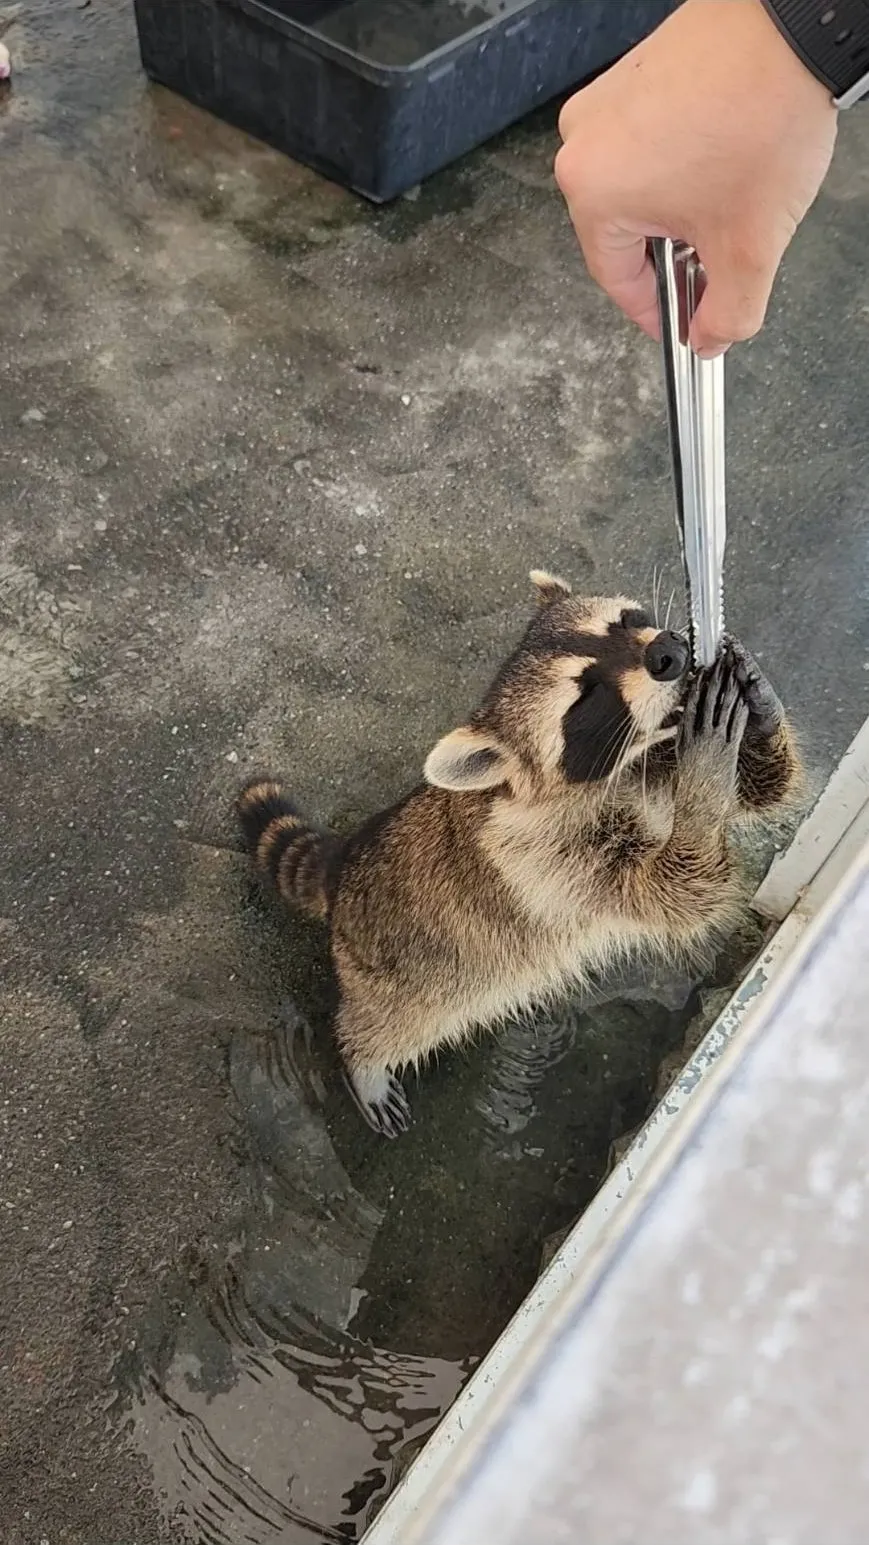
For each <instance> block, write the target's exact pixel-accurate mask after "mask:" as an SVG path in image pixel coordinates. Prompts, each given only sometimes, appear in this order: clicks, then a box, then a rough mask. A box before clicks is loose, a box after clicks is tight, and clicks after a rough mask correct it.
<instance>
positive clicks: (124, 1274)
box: [0, 0, 869, 1545]
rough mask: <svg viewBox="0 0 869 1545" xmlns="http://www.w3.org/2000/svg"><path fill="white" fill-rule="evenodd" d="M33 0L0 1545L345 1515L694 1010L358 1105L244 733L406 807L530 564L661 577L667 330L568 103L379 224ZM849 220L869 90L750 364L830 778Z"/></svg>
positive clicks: (319, 806) (739, 457)
mask: <svg viewBox="0 0 869 1545" xmlns="http://www.w3.org/2000/svg"><path fill="white" fill-rule="evenodd" d="M16 13H17V19H16ZM10 19H11V25H9V26H8V30H7V31H6V36H5V41H6V42H7V43H8V45H9V47H10V50H11V52H12V54H13V61H14V64H15V76H14V83H13V87H12V90H11V92H7V93H6V94H5V96H4V97H3V99H2V100H0V433H2V438H0V477H2V482H0V734H2V739H0V770H2V779H3V786H4V788H5V791H6V797H5V800H4V804H3V817H2V819H3V843H2V856H3V864H2V871H0V936H2V943H3V956H2V963H0V964H2V972H0V1070H2V1071H0V1080H2V1085H3V1095H2V1099H3V1103H2V1106H0V1134H2V1136H0V1145H2V1146H0V1210H2V1217H3V1232H2V1236H0V1237H2V1246H0V1304H2V1331H0V1412H2V1413H3V1414H2V1416H0V1537H2V1539H3V1541H4V1545H42V1542H48V1545H60V1542H63V1545H160V1542H163V1541H168V1540H178V1539H179V1538H180V1539H184V1538H191V1539H193V1540H196V1541H205V1542H207V1541H215V1542H216V1541H220V1542H235V1541H241V1540H245V1541H254V1542H260V1541H262V1542H266V1541H276V1540H279V1541H283V1542H290V1545H292V1542H295V1541H297V1540H298V1541H303V1540H304V1541H311V1540H312V1539H315V1540H316V1539H320V1540H345V1539H347V1540H351V1539H353V1538H355V1537H356V1535H357V1533H358V1530H359V1528H360V1527H361V1525H362V1524H363V1522H364V1521H365V1519H366V1518H367V1517H369V1516H370V1514H371V1512H372V1510H373V1509H374V1508H375V1507H376V1506H377V1504H378V1502H379V1501H380V1500H382V1497H383V1495H384V1493H385V1491H386V1489H388V1487H389V1486H390V1485H392V1484H393V1483H394V1481H395V1479H396V1476H397V1475H398V1474H399V1473H400V1471H401V1469H402V1468H403V1466H404V1465H405V1464H406V1463H407V1460H408V1457H409V1455H410V1454H411V1453H412V1452H413V1449H414V1447H415V1445H417V1444H418V1443H419V1442H420V1441H421V1439H422V1437H423V1436H424V1435H425V1433H426V1432H427V1431H428V1430H429V1429H430V1427H431V1425H432V1424H433V1422H434V1421H435V1420H436V1419H437V1416H438V1414H439V1413H440V1411H442V1410H443V1409H444V1407H445V1406H446V1404H448V1402H449V1401H450V1400H451V1399H452V1397H453V1396H454V1394H455V1392H456V1391H457V1389H458V1388H459V1387H460V1385H461V1383H462V1381H463V1380H464V1378H465V1377H466V1376H467V1373H468V1371H469V1369H470V1368H471V1367H472V1366H473V1363H474V1361H475V1360H476V1359H477V1358H478V1357H479V1355H480V1354H481V1353H482V1352H483V1351H484V1350H485V1348H486V1347H487V1346H488V1345H489V1343H490V1342H491V1339H492V1337H493V1336H494V1335H495V1334H496V1333H497V1331H498V1329H499V1328H500V1327H501V1325H503V1323H504V1322H505V1320H506V1318H507V1317H508V1315H509V1314H510V1312H511V1310H512V1309H513V1308H514V1307H515V1306H516V1304H517V1303H518V1302H519V1300H520V1299H521V1297H522V1295H523V1294H524V1292H525V1291H526V1290H527V1288H528V1287H529V1286H530V1283H531V1282H532V1281H533V1279H534V1276H535V1273H536V1270H537V1264H538V1261H539V1254H540V1246H541V1242H542V1240H543V1239H544V1238H545V1236H546V1235H548V1234H549V1233H551V1232H552V1231H553V1230H555V1229H557V1228H559V1227H561V1226H563V1225H564V1224H565V1223H566V1222H568V1221H569V1219H570V1218H572V1217H573V1216H575V1214H576V1213H577V1211H578V1210H579V1209H580V1208H581V1207H582V1206H583V1205H584V1203H585V1202H586V1201H587V1200H588V1199H589V1197H590V1196H591V1195H592V1194H593V1191H594V1188H595V1186H596V1184H597V1183H598V1181H599V1179H600V1177H601V1174H602V1172H603V1169H604V1166H605V1162H606V1153H607V1149H608V1147H609V1144H610V1142H611V1140H612V1139H613V1138H614V1137H616V1136H618V1134H619V1133H620V1132H621V1131H623V1130H624V1129H625V1128H626V1127H629V1126H630V1125H631V1124H632V1123H633V1122H635V1121H637V1120H638V1119H639V1118H640V1116H641V1115H642V1113H643V1110H644V1108H645V1105H646V1103H647V1101H648V1098H649V1094H650V1091H651V1089H652V1087H653V1085H654V1079H655V1070H656V1068H657V1066H658V1063H659V1061H660V1059H661V1058H662V1057H663V1056H664V1055H665V1054H666V1053H667V1052H669V1051H671V1050H672V1048H673V1047H674V1046H675V1045H677V1044H679V1043H680V1041H681V1038H682V1036H683V1034H684V1033H685V1030H686V1027H687V1026H688V1025H689V1023H690V1022H691V1021H692V1018H693V1016H694V1015H695V1014H696V1011H697V1009H698V999H697V996H696V994H695V995H693V996H688V995H687V994H686V992H685V991H682V992H681V993H680V992H679V990H678V984H675V985H674V984H663V985H659V986H658V987H657V988H656V987H655V986H654V984H653V986H652V988H651V989H650V990H649V994H648V995H647V997H646V998H643V997H642V996H637V995H636V994H635V995H634V996H633V997H632V996H631V995H629V994H628V995H625V994H622V996H621V998H620V999H619V1000H618V1001H617V1002H611V1003H609V1004H605V1005H603V1007H602V1008H599V1009H598V1010H596V1011H594V1010H593V1011H589V1010H588V1009H587V1008H586V1009H582V1010H580V1009H573V1010H571V1011H569V1012H566V1013H564V1014H562V1015H561V1016H559V1017H556V1018H555V1019H553V1020H552V1021H548V1022H546V1023H545V1024H543V1025H541V1026H540V1027H538V1030H537V1032H536V1034H534V1033H531V1032H529V1031H527V1030H525V1031H522V1030H520V1029H519V1028H518V1027H517V1028H515V1029H513V1030H511V1031H509V1032H508V1034H507V1035H506V1037H505V1038H504V1039H503V1041H502V1042H501V1043H500V1044H498V1043H495V1042H489V1043H487V1044H486V1045H484V1046H481V1047H480V1048H479V1049H478V1050H475V1051H474V1052H472V1053H471V1054H469V1055H468V1056H466V1057H463V1058H461V1059H452V1060H449V1059H445V1061H444V1062H443V1064H442V1065H441V1067H440V1068H439V1069H438V1070H436V1071H435V1072H433V1073H432V1074H430V1075H429V1076H427V1077H426V1079H425V1080H424V1082H423V1084H422V1086H421V1088H420V1091H419V1093H418V1095H417V1098H416V1109H417V1116H418V1121H417V1125H416V1127H415V1129H414V1131H413V1133H412V1135H411V1136H410V1137H409V1138H408V1139H407V1140H406V1141H405V1142H403V1143H402V1144H396V1145H394V1146H391V1147H387V1145H383V1144H378V1143H377V1142H376V1140H375V1139H374V1138H371V1137H369V1136H368V1134H367V1133H366V1132H364V1131H363V1130H361V1129H360V1127H359V1124H358V1122H357V1119H356V1117H355V1114H354V1113H353V1112H352V1111H351V1110H350V1109H349V1108H348V1106H347V1103H346V1101H345V1099H344V1097H343V1095H342V1093H341V1091H340V1088H339V1086H338V1084H337V1082H336V1078H335V1069H334V1058H333V1057H332V1054H331V1052H330V1048H329V1042H328V1035H327V1026H326V1021H327V1017H328V1003H329V994H330V988H329V983H328V979H327V976H326V973H325V970H324V962H323V947H322V940H321V939H320V938H319V936H318V935H316V934H315V933H312V932H308V931H305V930H303V929H290V928H289V927H288V926H287V925H286V924H285V923H283V922H280V921H279V920H278V919H277V918H276V917H275V915H274V914H273V913H272V912H271V911H270V909H269V908H268V907H267V906H265V905H263V904H262V903H261V902H260V901H259V899H258V898H257V897H256V895H255V893H254V891H253V890H252V888H251V886H250V884H249V882H248V879H247V876H246V871H245V866H244V865H243V863H242V862H241V861H240V859H239V857H238V856H237V854H236V853H235V852H233V851H232V845H233V842H234V838H233V837H232V834H231V832H229V831H228V829H227V823H226V819H225V811H226V806H227V803H228V800H229V798H230V796H231V793H232V790H233V787H234V785H235V784H236V782H237V780H238V779H239V777H240V776H241V775H242V774H243V773H244V772H245V770H246V769H247V768H248V767H250V766H252V765H254V764H256V765H263V764H266V765H269V766H271V767H273V768H275V769H278V770H280V771H282V772H284V773H285V774H286V775H287V776H288V778H290V779H291V781H292V783H293V785H294V787H295V788H296V790H297V791H298V794H299V796H300V798H301V799H302V800H304V801H305V802H306V803H307V805H308V806H309V807H310V809H311V810H312V812H313V813H314V814H315V815H317V816H318V817H320V818H324V819H331V820H336V821H341V822H345V821H347V820H350V819H351V818H352V817H353V816H354V815H357V814H361V813H362V812H366V811H369V810H371V809H373V808H376V807H377V805H378V804H380V803H381V802H383V801H385V800H386V799H388V798H390V797H392V796H393V795H395V794H396V793H397V792H398V791H399V790H400V789H401V788H402V787H403V786H405V785H406V784H407V783H408V782H409V781H411V780H413V779H415V777H416V775H417V773H418V769H419V767H420V765H421V761H422V757H423V755H424V753H425V751H426V749H427V748H428V746H429V745H430V744H431V742H432V740H433V739H434V738H435V737H436V735H437V734H438V733H440V732H441V731H442V730H444V729H446V728H448V727H450V726H451V725H452V724H453V723H454V722H458V720H459V719H460V718H461V716H462V714H463V712H464V710H465V709H466V707H467V706H468V704H469V703H470V701H471V700H472V698H473V694H474V693H475V691H476V690H477V689H478V687H479V686H480V684H481V683H482V682H483V681H484V680H485V678H486V675H487V673H488V672H489V671H490V669H491V667H492V666H493V664H494V663H495V661H496V660H497V658H498V655H499V652H500V651H501V650H502V649H503V648H504V646H505V645H506V644H507V642H508V641H509V640H510V639H511V638H512V636H513V635H514V633H515V631H516V629H517V627H518V626H519V625H520V623H521V621H522V618H523V617H524V615H525V611H526V609H527V604H528V600H527V583H526V578H525V576H526V573H527V570H528V569H529V568H530V567H531V566H532V565H546V566H550V567H553V568H557V569H559V570H562V571H564V572H565V573H567V574H568V575H569V576H570V577H571V578H572V579H573V580H574V582H575V583H576V585H577V586H578V587H580V588H581V587H593V588H594V589H595V590H598V591H600V590H610V589H616V588H627V589H628V590H633V591H635V592H637V593H639V594H640V595H648V593H649V591H650V588H651V585H652V577H653V573H655V572H656V571H659V572H662V573H663V574H664V576H665V579H666V582H667V586H668V588H669V585H670V584H673V583H675V584H678V573H677V571H676V569H675V565H674V559H675V538H674V527H673V515H672V502H671V493H670V487H669V482H668V476H669V469H668V464H667V441H666V434H665V426H664V421H663V402H662V392H661V386H660V379H659V362H658V358H657V354H656V351H655V349H654V347H652V346H651V345H649V344H647V343H646V342H644V341H643V340H642V339H641V338H640V337H639V336H637V335H635V334H634V333H633V332H632V331H631V330H629V329H628V328H626V327H623V326H622V325H621V324H620V322H619V321H618V319H617V318H616V316H615V315H614V313H613V312H612V310H611V309H610V307H609V306H608V305H607V303H606V302H605V301H604V300H603V299H602V298H600V297H599V296H598V295H597V294H596V293H595V291H594V290H593V288H592V287H591V285H590V284H589V282H588V281H587V279H586V278H585V275H584V273H583V270H582V267H581V264H580V263H579V261H578V259H577V257H576V254H575V251H574V246H573V242H572V238H571V234H570V231H569V229H568V228H567V223H566V220H565V217H564V214H563V210H562V207H561V205H560V203H559V200H558V198H557V196H556V194H555V192H554V189H553V185H552V180H551V175H550V168H551V160H552V155H553V150H554V131H553V114H552V112H545V113H543V114H541V115H540V116H539V118H538V119H537V121H535V122H532V123H530V124H526V125H523V126H521V127H520V128H518V129H516V130H514V131H512V132H511V133H509V134H507V135H506V136H504V137H503V138H502V139H500V140H499V141H498V142H496V143H495V144H493V145H490V146H488V147H486V148H485V149H484V150H482V151H481V152H479V153H478V154H476V155H474V156H472V157H470V158H469V159H468V160H467V161H466V162H464V163H463V164H462V165H460V166H459V167H456V168H454V169H453V170H451V171H449V172H447V173H445V174H444V175H442V176H441V177H439V178H437V179H435V180H434V181H433V182H432V183H431V184H430V185H429V186H427V187H426V188H424V189H423V190H422V193H421V194H420V196H419V197H418V198H417V199H416V200H414V201H402V202H401V203H399V204H398V205H397V206H395V207H394V208H391V209H387V210H383V211H379V212H378V211H374V210H372V209H369V208H367V207H365V206H363V205H361V204H360V203H359V202H358V201H356V200H355V199H353V198H352V197H350V196H349V195H346V194H344V193H342V192H341V191H339V190H337V189H335V188H333V187H331V186H328V185H326V184H325V183H323V182H321V181H320V180H318V179H317V178H316V177H314V176H313V175H310V174H308V173H307V172H305V171H303V170H300V169H299V168H298V167H295V166H293V165H292V164H290V163H289V162H287V161H285V160H282V159H281V158H280V157H278V156H276V155H274V154H272V153H271V152H269V151H267V150H265V149H263V148H262V147H261V146H258V145H255V144H253V143H252V142H250V141H248V140H246V139H245V138H244V137H243V136H241V135H239V134H237V133H235V132H232V131H230V130H228V129H223V128H221V127H220V126H219V125H217V124H215V123H214V122H212V121H211V120H210V119H208V118H206V117H205V116H204V115H203V114H201V113H198V112H196V111H194V110H192V109H190V108H188V107H186V106H185V105H184V104H183V103H181V102H179V101H176V100H174V99H172V98H170V97H169V96H168V95H167V94H165V93H162V92H160V91H155V90H152V89H149V88H148V87H147V86H146V84H145V82H144V80H143V79H142V76H141V73H140V71H139V67H138V58H137V52H136V42H135V34H134V28H133V23H132V16H131V7H130V6H129V5H128V3H127V0H93V3H92V4H90V5H89V6H87V7H84V8H83V7H82V5H81V4H80V3H79V0H69V3H66V0H30V4H29V5H28V6H26V7H9V6H4V5H2V4H0V28H2V27H3V25H4V21H5V22H6V23H9V22H10ZM867 244H869V113H867V112H865V111H860V110H858V111H855V112H854V113H853V114H851V115H849V116H848V117H847V120H846V121H845V122H844V124H843V133H842V143H841V146H840V150H839V153H838V156H837V160H836V163H835V166H834V169H833V172H832V175H831V177H830V180H829V183H828V185H827V188H826V190H825V193H824V195H823V197H822V198H821V200H820V201H819V204H818V206H817V208H816V210H815V211H814V213H813V214H812V216H811V218H810V220H809V221H808V222H807V223H806V226H805V228H804V230H803V231H802V232H801V234H800V236H799V238H798V240H797V242H796V243H795V245H794V248H793V250H792V252H791V254H790V255H789V258H788V261H787V265H786V269H785V272H784V274H783V277H782V280H781V283H780V285H779V287H778V290H777V294H776V299H775V305H774V308H773V312H772V316H771V318H770V322H769V324H768V326H767V328H766V329H765V331H764V333H763V335H762V337H761V338H760V339H759V340H758V341H757V342H756V343H755V344H753V345H751V346H749V347H743V348H741V349H740V350H739V351H738V352H737V353H736V354H735V356H734V357H733V359H732V361H731V363H730V366H729V392H730V419H729V444H730V490H731V493H730V499H731V512H732V513H731V539H730V554H729V559H730V561H729V575H728V604H729V620H730V622H731V624H732V625H733V626H734V628H735V629H737V630H738V631H740V632H741V633H742V634H743V636H744V637H745V639H746V641H747V642H749V643H750V645H751V647H752V648H753V649H754V650H755V651H756V652H757V653H758V654H759V656H760V657H761V658H762V659H763V660H764V662H765V664H766V666H767V668H768V670H769V672H770V674H771V675H772V676H773V678H774V680H775V681H776V683H777V685H778V686H779V688H780V690H781V692H782V695H783V697H784V698H785V700H786V701H787V703H788V705H789V707H790V709H791V711H792V714H793V716H794V719H795V721H796V723H797V725H798V726H799V728H800V729H801V732H802V735H803V739H804V744H805V748H806V754H807V758H808V761H809V765H810V768H811V771H812V774H813V776H814V778H815V780H816V781H817V782H820V781H821V780H822V779H823V777H824V775H825V773H826V772H828V771H829V769H830V768H831V766H832V765H833V763H834V762H835V760H836V759H837V757H838V756H839V755H840V753H841V751H842V750H843V749H844V747H845V745H846V744H847V742H848V740H849V739H850V737H851V735H852V734H853V732H854V731H855V730H856V728H857V727H858V725H859V724H860V722H861V721H862V720H863V718H864V717H865V715H866V712H867V707H869V675H867V671H869V623H867V607H866V586H867V531H869V493H867V490H869V476H867V471H869V467H867V462H869V451H867V438H866V424H867V422H869V370H867V368H866V363H865V362H866V358H867V343H869V274H867V271H866V261H865V254H866V251H867ZM732 969H733V965H732V961H731V962H730V963H729V964H728V963H727V962H725V963H723V964H722V965H721V967H720V968H719V978H718V979H719V980H722V981H723V980H726V979H727V973H728V971H732Z"/></svg>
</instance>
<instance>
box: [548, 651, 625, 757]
mask: <svg viewBox="0 0 869 1545" xmlns="http://www.w3.org/2000/svg"><path fill="white" fill-rule="evenodd" d="M579 685H580V694H579V697H578V698H577V700H576V702H575V703H572V704H571V706H570V708H568V710H567V712H566V714H565V715H564V717H563V719H562V721H561V728H562V733H563V735H564V750H563V751H562V753H561V766H562V771H563V772H564V776H565V778H566V779H567V781H568V783H593V782H594V781H595V780H597V779H599V778H606V777H608V776H609V774H610V773H611V772H612V770H613V768H614V767H615V765H616V763H617V762H618V759H619V757H620V756H621V754H622V752H623V751H624V749H625V746H626V745H627V743H628V739H629V737H630V734H631V730H632V728H633V717H632V715H631V711H630V709H629V708H628V706H627V704H626V703H625V701H624V698H623V697H622V695H621V693H620V691H619V689H618V687H616V686H614V685H613V683H612V682H610V681H607V680H606V678H605V676H604V675H603V673H602V672H601V671H600V670H598V669H597V668H596V667H595V666H589V668H588V670H586V671H585V672H584V673H583V675H582V676H581V677H580V682H579Z"/></svg>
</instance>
